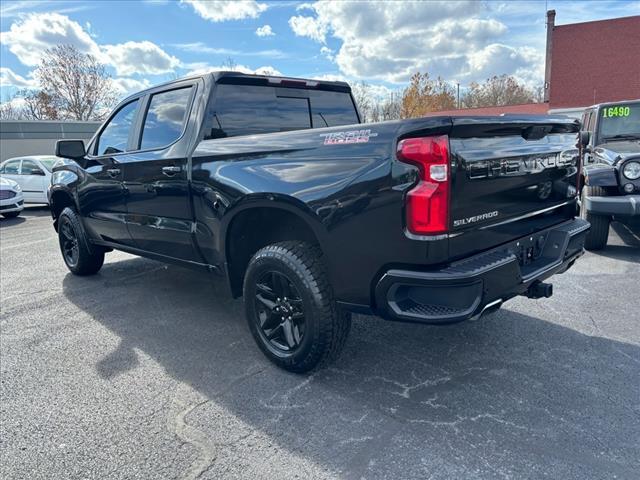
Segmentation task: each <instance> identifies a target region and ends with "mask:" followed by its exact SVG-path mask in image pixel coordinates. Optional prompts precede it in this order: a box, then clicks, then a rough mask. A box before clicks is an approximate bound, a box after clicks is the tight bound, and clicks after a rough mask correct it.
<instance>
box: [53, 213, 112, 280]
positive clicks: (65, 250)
mask: <svg viewBox="0 0 640 480" xmlns="http://www.w3.org/2000/svg"><path fill="white" fill-rule="evenodd" d="M58 242H59V244H60V252H61V253H62V258H63V259H64V263H65V264H66V265H67V268H68V269H69V270H70V271H71V273H73V274H74V275H93V274H95V273H98V271H99V270H100V269H101V268H102V264H103V263H104V250H103V249H102V248H101V247H98V246H94V245H91V243H90V242H89V239H88V238H87V234H86V233H85V231H84V228H83V227H82V223H80V219H79V218H78V214H77V213H76V212H75V210H73V209H72V208H70V207H66V208H65V209H64V210H62V213H60V216H59V217H58Z"/></svg>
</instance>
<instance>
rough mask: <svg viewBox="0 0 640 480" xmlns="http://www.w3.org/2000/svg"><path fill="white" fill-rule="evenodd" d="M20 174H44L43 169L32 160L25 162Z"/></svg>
mask: <svg viewBox="0 0 640 480" xmlns="http://www.w3.org/2000/svg"><path fill="white" fill-rule="evenodd" d="M20 172H21V174H22V175H38V173H40V172H42V169H41V168H40V167H39V166H38V164H37V163H36V162H33V161H31V160H23V161H22V169H21V170H20Z"/></svg>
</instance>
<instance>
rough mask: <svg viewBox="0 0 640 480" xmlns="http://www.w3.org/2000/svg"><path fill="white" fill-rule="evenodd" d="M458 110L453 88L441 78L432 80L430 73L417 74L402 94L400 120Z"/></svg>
mask: <svg viewBox="0 0 640 480" xmlns="http://www.w3.org/2000/svg"><path fill="white" fill-rule="evenodd" d="M454 108H456V95H455V90H454V88H453V86H451V85H450V84H448V83H447V82H445V81H444V79H442V78H441V77H438V78H435V79H432V78H431V77H429V74H428V73H420V72H418V73H415V74H413V76H412V77H411V82H410V83H409V86H408V87H407V88H406V89H405V90H404V92H403V94H402V105H401V108H400V118H416V117H422V116H424V115H426V114H428V113H431V112H439V111H441V110H452V109H454Z"/></svg>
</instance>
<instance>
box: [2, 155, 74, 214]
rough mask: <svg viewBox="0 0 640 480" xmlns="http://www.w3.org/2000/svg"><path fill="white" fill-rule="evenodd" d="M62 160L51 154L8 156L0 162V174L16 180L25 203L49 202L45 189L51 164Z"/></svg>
mask: <svg viewBox="0 0 640 480" xmlns="http://www.w3.org/2000/svg"><path fill="white" fill-rule="evenodd" d="M61 161H64V160H61V159H60V158H58V157H54V156H52V155H31V156H25V157H15V158H9V159H7V160H5V161H4V162H2V164H0V175H2V176H3V177H4V178H8V179H10V180H13V181H14V182H17V183H18V184H19V185H20V187H21V188H22V193H23V194H24V201H25V203H47V204H48V203H49V199H48V198H47V189H48V188H49V185H50V184H51V170H52V169H53V166H54V165H55V164H56V163H58V162H61Z"/></svg>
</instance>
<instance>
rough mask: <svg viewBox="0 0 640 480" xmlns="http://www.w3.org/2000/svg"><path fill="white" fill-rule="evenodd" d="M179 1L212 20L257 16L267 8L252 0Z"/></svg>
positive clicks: (222, 20) (206, 18)
mask: <svg viewBox="0 0 640 480" xmlns="http://www.w3.org/2000/svg"><path fill="white" fill-rule="evenodd" d="M181 3H186V4H189V5H191V6H192V7H193V9H194V10H195V11H196V13H197V14H198V15H200V16H201V17H202V18H204V19H205V20H211V21H212V22H224V21H226V20H242V19H245V18H258V17H259V16H260V14H261V13H262V12H264V11H265V10H266V9H267V5H266V4H264V3H258V2H256V1H254V0H215V1H212V0H181Z"/></svg>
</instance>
